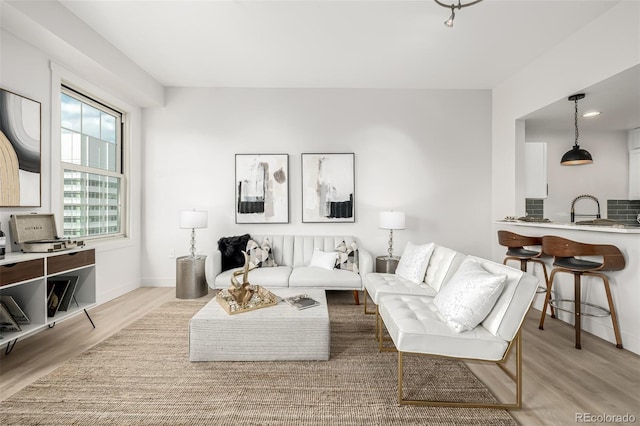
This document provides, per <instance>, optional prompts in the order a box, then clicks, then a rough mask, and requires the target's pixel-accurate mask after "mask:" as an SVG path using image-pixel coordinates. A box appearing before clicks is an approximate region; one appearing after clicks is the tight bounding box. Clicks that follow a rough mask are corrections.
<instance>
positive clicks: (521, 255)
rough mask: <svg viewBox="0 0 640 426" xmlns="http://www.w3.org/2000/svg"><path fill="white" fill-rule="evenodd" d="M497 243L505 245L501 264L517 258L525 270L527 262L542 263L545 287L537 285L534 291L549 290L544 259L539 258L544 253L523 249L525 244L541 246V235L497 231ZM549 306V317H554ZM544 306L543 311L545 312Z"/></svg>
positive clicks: (521, 267) (545, 291) (525, 270)
mask: <svg viewBox="0 0 640 426" xmlns="http://www.w3.org/2000/svg"><path fill="white" fill-rule="evenodd" d="M498 244H500V245H501V246H505V247H507V253H506V257H505V258H504V261H503V262H502V264H504V265H506V264H507V261H509V260H517V261H519V262H520V270H521V271H523V272H527V263H528V262H534V263H539V264H540V265H542V271H543V272H544V283H545V287H543V286H538V290H537V291H536V293H547V292H549V291H550V290H551V288H550V286H549V275H548V274H547V266H546V265H545V264H544V261H542V260H541V259H540V257H542V255H543V254H544V253H543V251H542V249H541V250H540V251H535V250H529V249H525V248H524V247H525V246H527V247H529V246H542V237H527V236H524V235H519V234H516V233H513V232H509V231H498ZM550 308H551V317H552V318H555V317H556V315H555V312H554V311H553V306H550ZM546 311H547V309H546V306H545V309H544V311H543V312H546Z"/></svg>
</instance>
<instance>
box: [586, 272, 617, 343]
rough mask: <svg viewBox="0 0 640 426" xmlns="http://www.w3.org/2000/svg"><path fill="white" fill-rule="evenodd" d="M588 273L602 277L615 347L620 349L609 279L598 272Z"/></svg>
mask: <svg viewBox="0 0 640 426" xmlns="http://www.w3.org/2000/svg"><path fill="white" fill-rule="evenodd" d="M588 275H593V276H596V277H600V278H602V282H603V283H604V291H605V292H606V293H607V301H608V302H609V312H611V322H612V323H613V332H614V334H615V336H616V348H618V349H622V337H621V336H620V327H619V326H618V315H617V314H616V308H615V307H614V306H613V298H612V297H611V289H610V288H609V279H608V278H607V276H606V275H603V274H599V273H591V274H588Z"/></svg>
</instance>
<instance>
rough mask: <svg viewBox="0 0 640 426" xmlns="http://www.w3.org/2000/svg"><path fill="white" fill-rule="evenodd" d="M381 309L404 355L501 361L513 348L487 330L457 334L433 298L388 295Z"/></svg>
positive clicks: (381, 304) (382, 298) (396, 344)
mask: <svg viewBox="0 0 640 426" xmlns="http://www.w3.org/2000/svg"><path fill="white" fill-rule="evenodd" d="M378 306H379V309H380V316H381V317H382V320H383V321H384V325H385V327H386V329H387V331H388V332H389V335H390V336H391V339H392V340H393V343H394V345H395V346H396V348H397V349H398V350H399V351H402V352H415V353H426V354H433V355H443V356H450V357H457V358H473V359H481V360H487V361H498V360H500V359H502V358H503V356H504V353H505V351H506V350H507V347H508V346H509V342H507V341H505V340H503V339H501V338H500V337H499V336H495V335H493V334H491V333H490V332H489V331H488V330H487V329H485V328H484V327H476V328H474V329H473V330H471V331H467V332H465V333H457V332H455V331H454V330H452V329H451V327H449V326H448V324H447V323H446V321H445V320H444V318H443V317H442V315H440V313H439V312H438V309H437V308H436V307H435V305H434V303H433V297H428V296H417V295H408V294H387V295H383V296H382V297H381V298H380V303H379V305H378Z"/></svg>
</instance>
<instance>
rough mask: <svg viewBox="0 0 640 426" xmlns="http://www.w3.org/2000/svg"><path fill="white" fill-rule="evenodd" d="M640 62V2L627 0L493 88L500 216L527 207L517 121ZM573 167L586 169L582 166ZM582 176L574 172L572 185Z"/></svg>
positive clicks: (497, 253)
mask: <svg viewBox="0 0 640 426" xmlns="http://www.w3.org/2000/svg"><path fill="white" fill-rule="evenodd" d="M639 63H640V2H637V1H623V2H620V3H619V4H618V5H617V6H615V7H613V8H611V9H610V10H609V11H607V12H606V13H604V14H603V15H601V16H600V17H598V18H597V19H595V20H594V21H593V22H591V23H590V24H589V25H586V26H585V27H583V28H582V29H581V30H580V31H578V32H576V33H575V34H573V35H572V36H571V37H569V38H567V39H566V40H565V41H564V42H563V43H560V44H558V45H557V46H556V47H555V48H553V49H552V50H550V51H549V52H547V53H545V54H544V55H542V56H541V57H539V58H538V59H537V60H535V61H534V62H532V63H531V64H530V65H529V66H527V67H526V68H524V69H522V70H521V71H520V72H518V73H517V74H515V75H513V76H512V77H511V78H509V79H508V80H506V81H504V82H503V83H501V84H500V85H498V86H497V87H495V88H494V89H493V111H492V117H493V118H492V124H493V126H492V128H493V135H492V163H493V168H492V190H493V191H492V193H493V200H492V215H493V218H494V219H500V218H503V217H505V216H515V215H517V214H518V213H520V212H521V211H522V206H523V202H524V201H523V200H524V185H523V184H522V180H523V178H524V172H523V166H522V165H523V162H522V161H523V157H522V151H523V150H524V147H523V145H522V144H523V143H524V137H519V134H520V133H518V132H517V130H516V122H517V120H518V119H520V118H521V117H523V116H525V115H527V114H529V113H531V112H533V111H537V110H539V109H541V108H543V107H545V106H547V105H549V104H551V103H554V102H556V101H557V100H558V99H562V98H566V97H567V96H569V95H570V94H573V93H578V92H580V91H582V90H583V89H584V88H586V87H589V86H592V85H594V84H596V83H598V82H600V81H602V80H605V79H607V78H609V77H611V76H613V75H615V74H617V73H619V72H621V71H624V70H626V69H628V68H631V67H632V66H634V65H637V64H639ZM516 141H517V142H518V143H516ZM586 143H587V141H586V140H585V141H584V144H585V145H584V146H587V145H586ZM581 144H582V142H581ZM571 171H573V172H576V171H577V172H578V173H580V168H579V167H571V168H568V169H567V173H569V172H571ZM577 181H578V178H577V177H576V176H574V177H572V178H569V179H566V185H567V186H568V187H569V186H572V185H574V184H575V183H576V182H577ZM494 248H495V250H494V257H495V258H496V260H497V259H500V258H501V257H502V255H503V254H504V253H503V252H502V250H501V249H500V248H499V246H498V245H497V244H496V245H495V246H494Z"/></svg>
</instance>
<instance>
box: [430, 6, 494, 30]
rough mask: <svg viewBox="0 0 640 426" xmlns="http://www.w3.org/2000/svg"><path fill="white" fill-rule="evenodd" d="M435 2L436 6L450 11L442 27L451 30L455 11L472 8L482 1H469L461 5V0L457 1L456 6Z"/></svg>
mask: <svg viewBox="0 0 640 426" xmlns="http://www.w3.org/2000/svg"><path fill="white" fill-rule="evenodd" d="M433 1H435V2H436V3H437V4H439V5H440V6H442V7H446V8H447V9H451V15H450V16H449V19H447V20H446V21H444V25H445V26H446V27H448V28H452V27H453V20H454V19H455V18H456V11H455V9H458V10H460V9H462V8H463V7H467V6H472V5H474V4H476V3H480V2H481V1H482V0H471V1H467V2H466V3H462V0H458V4H457V5H456V4H455V3H451V4H446V3H444V2H442V1H440V0H433Z"/></svg>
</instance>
